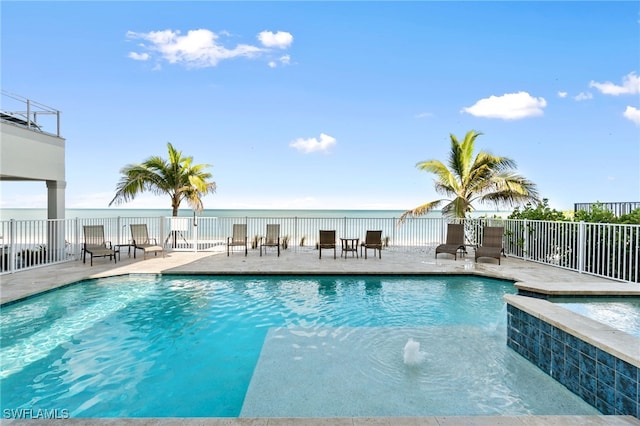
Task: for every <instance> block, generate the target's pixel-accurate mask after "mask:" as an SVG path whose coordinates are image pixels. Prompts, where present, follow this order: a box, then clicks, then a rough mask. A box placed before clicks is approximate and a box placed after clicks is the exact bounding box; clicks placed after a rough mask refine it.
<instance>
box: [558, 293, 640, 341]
mask: <svg viewBox="0 0 640 426" xmlns="http://www.w3.org/2000/svg"><path fill="white" fill-rule="evenodd" d="M549 301H550V302H553V303H555V304H556V305H559V306H562V307H563V308H565V309H569V310H570V311H572V312H575V313H577V314H580V315H582V316H585V317H587V318H591V319H593V320H596V321H598V322H601V323H603V324H606V325H609V326H611V327H613V328H615V329H617V330H620V331H624V332H625V333H628V334H631V335H632V336H636V337H640V297H630V296H625V297H604V296H598V297H579V296H573V297H553V298H550V299H549Z"/></svg>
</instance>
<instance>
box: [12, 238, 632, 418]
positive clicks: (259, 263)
mask: <svg viewBox="0 0 640 426" xmlns="http://www.w3.org/2000/svg"><path fill="white" fill-rule="evenodd" d="M135 273H152V274H156V273H163V274H181V273H184V274H309V273H312V274H479V275H484V276H490V277H494V278H504V279H509V280H513V281H519V282H523V283H526V284H527V285H528V286H533V287H540V288H545V287H554V286H556V285H557V284H558V283H561V285H562V287H563V288H564V289H565V290H566V291H568V292H578V291H581V290H585V289H591V290H593V289H608V290H611V291H614V292H620V293H625V294H638V295H640V286H638V285H637V284H629V283H619V282H615V281H610V280H605V279H601V278H597V277H593V276H590V275H585V274H578V273H575V272H571V271H567V270H564V269H561V268H554V267H549V266H546V265H541V264H537V263H533V262H524V261H521V260H518V259H513V258H503V259H502V261H501V265H498V264H497V262H495V261H493V260H487V261H486V262H483V261H482V260H481V261H480V262H478V263H475V262H474V261H473V256H468V257H466V258H465V257H462V258H460V257H459V258H458V260H454V259H453V256H449V255H446V254H440V255H438V259H435V258H434V254H433V250H429V249H426V250H425V249H422V250H415V251H412V252H407V251H396V250H393V249H388V250H383V252H382V258H381V259H379V258H378V257H374V256H372V255H371V252H369V256H368V258H367V259H364V258H355V257H351V255H349V257H347V258H341V257H340V253H339V249H338V253H337V259H334V258H333V253H332V252H330V251H328V250H323V258H322V259H319V258H318V252H317V251H316V250H314V249H312V248H309V249H301V248H298V249H297V250H296V251H293V250H284V251H282V254H281V256H280V257H277V255H276V253H275V250H269V252H268V253H267V254H265V255H263V256H260V255H259V252H258V251H257V250H250V251H249V255H248V256H246V257H245V256H244V255H243V253H239V252H237V253H233V254H232V255H231V256H227V255H226V253H223V252H217V253H216V252H214V253H212V252H200V253H190V252H169V253H167V254H166V256H164V257H162V256H159V257H150V258H148V259H146V260H143V259H142V258H141V257H140V256H138V258H136V259H134V258H133V257H129V256H127V254H126V253H123V255H122V258H121V259H120V260H119V261H118V263H117V264H114V263H113V262H109V261H108V258H104V259H103V258H98V259H94V264H93V267H91V266H89V264H88V263H87V264H83V263H82V262H81V261H74V262H68V263H63V264H59V265H53V266H47V267H42V268H37V269H33V270H29V271H23V272H19V273H15V274H5V275H2V276H0V300H1V302H2V303H6V302H10V301H15V300H19V299H21V298H24V297H27V296H30V295H33V294H37V293H40V292H42V291H47V290H50V289H53V288H56V287H60V286H63V285H66V284H70V283H73V282H77V281H79V280H83V279H88V278H97V277H106V276H113V275H122V274H135ZM22 422H23V421H18V420H2V423H3V424H5V423H6V424H19V423H22ZM36 423H37V421H36ZM58 423H60V424H64V425H69V424H71V425H75V424H77V425H80V424H83V425H85V424H96V425H97V424H127V425H135V426H138V425H140V426H142V425H145V426H146V425H189V426H190V425H230V426H235V425H238V426H240V425H243V426H244V425H256V426H258V425H260V426H284V425H400V426H402V425H453V426H457V425H567V426H573V425H575V426H578V425H580V426H582V425H636V426H640V420H638V419H636V418H633V417H630V416H522V417H490V416H475V417H410V418H311V419H306V418H305V419H300V418H289V419H279V418H262V419H249V418H225V419H202V418H198V419H65V420H48V421H47V424H58Z"/></svg>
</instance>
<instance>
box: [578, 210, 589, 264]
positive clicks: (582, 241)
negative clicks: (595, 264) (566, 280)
mask: <svg viewBox="0 0 640 426" xmlns="http://www.w3.org/2000/svg"><path fill="white" fill-rule="evenodd" d="M578 247H579V251H578V272H579V273H583V272H584V257H585V252H586V250H587V243H586V224H585V223H584V222H583V221H580V223H578Z"/></svg>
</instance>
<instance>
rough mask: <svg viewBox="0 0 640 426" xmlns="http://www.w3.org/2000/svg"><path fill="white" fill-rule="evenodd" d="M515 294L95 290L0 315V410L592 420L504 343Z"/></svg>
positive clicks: (35, 301) (348, 285)
mask: <svg viewBox="0 0 640 426" xmlns="http://www.w3.org/2000/svg"><path fill="white" fill-rule="evenodd" d="M505 293H515V289H514V288H513V285H512V283H510V282H505V281H501V280H494V279H486V278H479V277H473V276H446V277H393V276H353V277H341V276H334V277H332V276H322V277H305V276H280V277H264V276H262V277H250V276H241V277H202V276H162V277H155V276H127V277H113V278H108V279H100V280H91V281H86V282H82V283H80V284H77V285H72V286H69V287H66V288H63V289H60V290H56V291H52V292H50V293H46V294H43V295H40V296H38V297H34V298H31V299H28V300H26V301H23V302H18V303H15V304H11V305H8V306H3V307H2V315H1V316H0V318H1V322H0V332H1V333H0V336H1V337H2V342H1V343H2V347H3V354H2V358H1V359H0V368H1V369H2V371H3V375H2V377H1V378H0V392H1V394H2V396H3V397H2V401H1V405H2V407H0V408H2V409H3V410H7V409H8V410H12V409H21V408H25V409H29V408H31V409H64V410H68V412H69V414H70V415H71V416H72V417H239V416H248V417H253V416H263V417H274V416H278V417H308V416H320V417H328V416H427V415H484V414H505V415H506V414H509V415H522V414H596V413H597V411H596V410H595V409H593V408H591V407H590V406H588V405H587V404H586V403H584V401H582V400H580V399H579V398H577V397H576V396H575V395H573V394H571V393H570V392H568V391H567V390H566V389H564V388H563V387H562V386H560V385H559V384H558V383H557V382H555V381H554V380H553V379H551V378H549V377H547V376H546V375H544V374H543V373H541V372H540V371H539V370H538V369H537V368H536V367H534V366H533V365H531V364H530V363H528V362H527V361H525V360H524V359H522V358H521V357H520V356H519V355H517V354H515V353H514V352H513V351H511V350H510V349H508V348H507V347H506V344H505V343H506V333H505V329H504V328H503V327H502V326H501V325H499V321H498V320H497V316H498V315H503V313H502V309H503V306H504V302H503V300H502V296H503V295H504V294H505ZM41 347H42V348H43V349H40V348H41ZM4 348H13V349H11V350H9V351H7V352H5V351H4ZM405 348H406V349H405ZM405 358H406V361H407V362H408V363H405Z"/></svg>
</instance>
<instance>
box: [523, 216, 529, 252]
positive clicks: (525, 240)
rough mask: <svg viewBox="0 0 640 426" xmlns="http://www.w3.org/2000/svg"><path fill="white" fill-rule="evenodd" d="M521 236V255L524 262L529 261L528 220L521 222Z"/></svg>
mask: <svg viewBox="0 0 640 426" xmlns="http://www.w3.org/2000/svg"><path fill="white" fill-rule="evenodd" d="M522 227H523V234H524V236H523V237H522V252H523V253H522V255H523V258H524V260H529V220H528V219H524V221H523V222H522Z"/></svg>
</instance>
